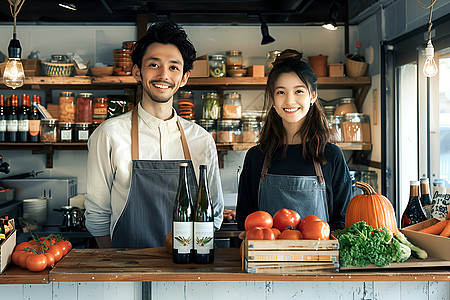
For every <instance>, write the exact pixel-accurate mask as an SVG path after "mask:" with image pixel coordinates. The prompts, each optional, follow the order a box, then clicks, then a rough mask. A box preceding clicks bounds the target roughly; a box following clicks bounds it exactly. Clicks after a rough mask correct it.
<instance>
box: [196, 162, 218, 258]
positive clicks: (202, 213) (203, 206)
mask: <svg viewBox="0 0 450 300" xmlns="http://www.w3.org/2000/svg"><path fill="white" fill-rule="evenodd" d="M194 257H195V263H197V264H210V263H212V262H214V212H213V207H212V203H211V198H210V196H209V190H208V180H207V176H206V166H205V165H201V166H200V182H199V188H198V194H197V199H196V202H195V206H194Z"/></svg>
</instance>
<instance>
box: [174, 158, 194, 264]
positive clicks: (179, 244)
mask: <svg viewBox="0 0 450 300" xmlns="http://www.w3.org/2000/svg"><path fill="white" fill-rule="evenodd" d="M187 166H188V164H187V163H180V178H179V183H178V192H177V197H176V202H175V208H174V211H173V222H172V233H173V241H172V247H173V262H174V263H177V264H187V263H191V262H192V261H193V257H192V252H193V244H194V227H193V224H192V223H193V222H192V221H193V220H192V201H191V195H190V193H189V186H188V178H187Z"/></svg>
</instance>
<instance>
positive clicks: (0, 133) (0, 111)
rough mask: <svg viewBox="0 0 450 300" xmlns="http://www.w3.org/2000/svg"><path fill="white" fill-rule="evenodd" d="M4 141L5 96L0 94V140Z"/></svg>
mask: <svg viewBox="0 0 450 300" xmlns="http://www.w3.org/2000/svg"><path fill="white" fill-rule="evenodd" d="M5 141H6V107H5V96H4V95H0V142H5Z"/></svg>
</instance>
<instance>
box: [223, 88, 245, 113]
mask: <svg viewBox="0 0 450 300" xmlns="http://www.w3.org/2000/svg"><path fill="white" fill-rule="evenodd" d="M241 117H242V101H241V94H239V93H237V92H231V93H227V94H225V95H224V97H223V105H222V118H223V119H240V118H241Z"/></svg>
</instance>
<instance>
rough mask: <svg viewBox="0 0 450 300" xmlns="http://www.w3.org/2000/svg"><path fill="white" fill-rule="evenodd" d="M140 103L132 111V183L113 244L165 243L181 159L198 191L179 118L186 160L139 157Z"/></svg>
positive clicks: (192, 187) (193, 189)
mask: <svg viewBox="0 0 450 300" xmlns="http://www.w3.org/2000/svg"><path fill="white" fill-rule="evenodd" d="M138 120H139V116H138V111H137V106H136V108H135V109H134V110H133V112H132V121H131V150H132V160H133V161H132V169H131V186H130V191H129V193H128V199H127V202H126V204H125V207H124V209H123V211H122V214H121V215H120V217H119V219H118V220H117V222H116V224H115V226H114V229H113V235H112V243H111V246H112V247H114V248H118V247H121V248H150V247H163V246H164V240H165V237H166V235H167V233H169V231H170V230H172V215H173V208H174V205H175V198H176V194H177V188H178V179H179V174H180V163H181V162H187V163H188V169H187V171H188V183H189V188H190V193H191V196H194V195H196V193H197V189H198V187H197V180H196V178H195V172H194V168H193V165H192V161H191V155H190V152H189V148H188V146H187V142H186V137H185V135H184V131H183V128H182V127H181V124H180V121H179V120H178V119H177V125H178V128H179V130H180V133H181V143H182V145H183V152H184V157H185V160H139V133H138Z"/></svg>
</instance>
